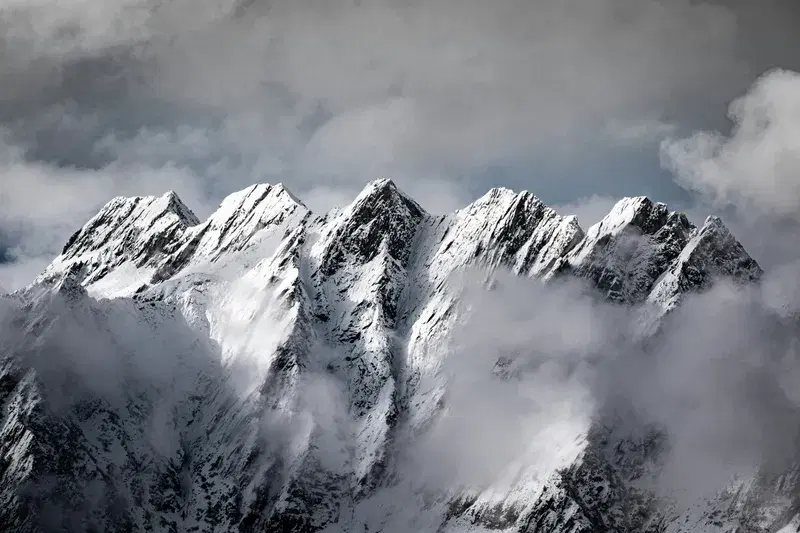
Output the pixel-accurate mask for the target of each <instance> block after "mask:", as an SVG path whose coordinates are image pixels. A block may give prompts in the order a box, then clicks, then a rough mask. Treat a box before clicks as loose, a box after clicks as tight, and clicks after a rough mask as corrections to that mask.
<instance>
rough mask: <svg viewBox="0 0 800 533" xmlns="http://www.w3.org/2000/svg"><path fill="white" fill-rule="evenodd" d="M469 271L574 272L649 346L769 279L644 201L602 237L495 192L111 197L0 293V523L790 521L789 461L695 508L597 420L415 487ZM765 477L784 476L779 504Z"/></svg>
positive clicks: (607, 527) (649, 441)
mask: <svg viewBox="0 0 800 533" xmlns="http://www.w3.org/2000/svg"><path fill="white" fill-rule="evenodd" d="M467 271H478V272H480V273H482V274H481V275H482V276H484V278H482V279H483V281H485V282H486V283H485V287H487V288H491V283H490V281H491V279H492V278H493V277H494V276H495V275H499V273H501V272H503V273H507V274H508V275H510V276H512V277H513V278H514V279H517V278H519V279H521V280H527V281H526V283H530V284H536V285H537V286H539V285H542V284H544V286H545V287H547V286H557V285H559V284H560V283H562V282H565V281H566V280H571V281H570V282H574V283H579V284H580V285H581V287H583V288H584V292H583V293H582V294H584V295H585V294H589V295H590V298H592V299H593V300H596V301H599V302H603V305H607V306H609V308H623V309H630V310H641V315H642V316H646V317H647V327H646V328H645V330H644V331H645V333H644V335H645V336H646V337H648V338H651V337H653V336H657V335H658V330H659V327H660V324H661V323H663V322H664V321H665V320H668V319H669V317H670V316H671V313H672V311H673V310H675V309H676V308H678V307H679V306H680V305H681V304H682V302H683V301H684V300H685V299H686V298H687V296H688V295H690V294H699V293H703V292H704V291H707V290H709V289H710V288H711V287H712V286H713V285H714V284H715V283H716V282H717V281H719V280H725V283H731V284H733V285H735V286H738V285H747V284H755V283H757V282H758V280H759V279H760V277H761V276H762V274H763V272H762V269H761V268H760V267H759V265H758V264H757V263H756V261H755V260H754V259H752V258H751V257H750V256H749V255H748V254H747V252H746V251H745V250H744V248H743V247H742V246H741V244H739V242H738V241H737V240H736V238H735V237H734V236H733V235H732V234H731V233H730V232H729V231H728V229H727V228H726V227H725V225H724V224H723V223H722V221H721V220H720V219H719V218H716V217H709V218H707V219H706V220H705V222H704V223H703V225H702V226H701V227H696V226H694V225H693V224H692V223H691V222H690V221H689V220H688V219H687V217H686V216H685V215H684V214H682V213H677V212H673V211H670V210H669V209H668V208H667V207H666V206H665V205H664V204H661V203H654V202H652V201H651V200H649V199H648V198H645V197H635V198H625V199H623V200H621V201H619V202H618V203H617V204H616V205H615V206H614V208H613V209H612V211H611V212H610V213H609V214H608V215H607V216H606V217H605V218H604V219H603V220H602V221H601V222H599V223H597V224H595V225H594V226H592V227H591V228H588V229H587V230H584V229H582V228H581V227H580V225H579V224H578V220H577V219H576V218H575V217H573V216H561V215H559V214H558V213H556V212H555V211H554V210H553V209H551V208H550V207H548V206H546V205H544V204H543V203H542V202H541V201H540V200H539V199H538V198H537V197H535V196H534V195H532V194H530V193H528V192H521V193H515V192H513V191H510V190H508V189H502V188H498V189H493V190H491V191H489V192H488V193H487V194H486V195H484V196H483V197H481V198H479V199H478V200H476V201H475V202H473V203H472V204H470V205H469V206H467V207H465V208H463V209H461V210H459V211H456V212H455V213H452V214H449V215H442V216H439V215H431V214H428V213H427V212H426V211H425V210H424V209H423V208H422V207H421V206H420V205H419V204H418V203H417V202H415V201H414V200H413V199H412V198H410V197H409V196H407V195H406V194H404V193H403V192H402V191H401V190H399V189H398V188H397V186H396V185H395V184H394V183H393V182H391V181H389V180H378V181H374V182H372V183H370V184H369V185H368V186H367V187H366V188H365V189H364V190H363V191H362V192H361V193H360V194H359V195H358V197H357V198H356V199H355V200H354V201H353V202H352V203H351V204H350V205H348V206H346V207H343V208H341V209H336V210H333V211H331V212H328V213H325V214H321V215H318V214H315V213H312V212H311V211H309V209H307V208H306V206H305V205H304V204H303V203H302V202H301V201H300V200H298V199H297V198H296V197H295V196H293V195H292V194H291V193H290V192H289V191H288V190H287V189H286V188H284V187H283V186H282V185H254V186H252V187H249V188H247V189H245V190H243V191H241V192H238V193H235V194H232V195H231V196H229V197H228V198H226V199H225V200H224V201H223V202H222V204H221V205H220V207H219V209H218V210H217V211H216V212H215V213H213V214H212V215H211V216H210V217H209V218H208V219H207V220H205V221H200V220H198V218H197V217H196V216H195V215H194V214H193V213H192V212H191V210H190V209H189V208H188V207H187V206H186V205H184V204H183V202H182V201H181V200H180V199H179V198H178V197H177V196H176V195H175V194H174V193H168V194H166V195H164V196H162V197H134V198H115V199H113V200H112V201H110V202H109V203H108V204H107V205H106V206H105V207H103V208H102V209H101V210H100V212H99V213H98V214H97V215H96V216H95V217H94V218H92V219H91V220H90V221H88V222H87V223H86V225H85V226H84V227H83V228H81V229H79V230H78V231H77V232H76V233H75V234H74V235H73V236H72V237H71V238H70V239H69V241H68V242H67V243H66V245H65V246H64V248H63V251H62V253H61V254H60V255H59V256H58V257H57V258H56V259H55V260H54V261H53V262H52V264H50V266H49V267H47V269H46V270H45V271H44V272H43V273H42V274H41V275H40V276H39V277H38V278H37V279H36V280H35V281H34V282H33V283H32V284H31V285H30V286H28V287H26V288H25V289H22V290H19V291H17V292H15V293H13V294H11V295H8V296H4V297H0V320H2V323H1V324H0V325H1V326H2V332H3V333H2V338H0V350H2V351H0V402H2V411H0V530H2V531H15V532H20V533H38V532H48V533H49V532H56V531H59V532H73V531H75V532H77V531H96V532H138V531H148V532H164V533H166V532H170V533H183V532H187V533H188V532H215V533H233V532H241V533H244V532H256V531H259V532H261V531H270V532H298V533H306V532H308V533H311V532H317V531H325V532H328V533H334V532H351V531H359V532H364V533H377V532H386V533H388V532H397V533H404V532H410V531H423V532H425V531H429V532H431V533H434V532H436V533H439V532H449V531H451V532H462V531H508V532H525V533H534V532H548V533H589V532H631V533H632V532H681V531H719V532H723V531H726V532H734V531H737V532H744V531H763V532H767V531H778V530H779V529H780V528H782V527H784V526H786V525H787V524H789V523H790V521H791V520H792V519H793V517H794V515H795V512H796V510H797V509H798V508H799V507H800V501H798V500H797V499H796V498H795V496H794V495H795V494H796V492H797V491H796V488H797V481H798V480H797V475H796V473H797V472H796V469H793V468H790V469H787V470H785V471H783V472H781V473H780V475H779V476H777V477H775V476H772V477H764V476H763V475H762V474H760V473H756V474H754V475H753V476H752V477H751V478H748V479H747V480H745V481H742V482H741V483H740V484H739V485H730V486H720V487H719V494H718V495H717V496H715V497H714V498H710V499H708V500H705V501H703V502H697V504H696V506H695V507H693V508H692V510H691V511H687V510H684V509H683V507H680V506H678V505H676V504H674V502H673V503H670V502H669V501H667V500H665V498H664V497H663V496H662V495H660V494H657V491H654V490H650V489H649V488H648V487H646V486H645V485H644V484H642V483H640V481H641V479H643V477H645V474H644V472H649V471H653V470H657V468H658V465H659V464H660V463H659V457H660V454H661V453H662V450H663V449H665V447H666V446H667V442H668V440H669V435H668V434H664V433H663V432H661V431H659V430H658V429H654V430H653V431H645V432H641V433H637V434H636V436H634V435H633V433H635V432H633V433H631V434H630V435H628V434H625V435H622V436H620V435H619V434H620V431H617V430H616V429H615V426H614V416H616V415H611V414H608V415H606V414H602V415H601V414H600V411H598V412H597V413H593V414H592V417H591V419H590V420H588V421H587V423H586V424H585V425H584V426H581V427H579V428H577V429H575V430H574V431H573V432H572V433H570V434H569V435H567V436H565V437H564V438H565V439H566V440H568V441H569V442H568V443H566V444H568V445H567V446H565V447H564V451H563V452H559V453H560V455H559V460H558V462H557V464H556V465H554V466H553V467H552V468H544V469H542V468H537V469H536V470H535V472H534V471H532V470H531V469H530V468H528V466H529V465H526V464H524V461H523V462H522V463H521V464H517V465H516V467H514V468H517V473H516V474H515V475H513V476H512V478H513V480H512V481H511V482H510V483H506V484H504V485H502V488H497V486H494V485H492V486H491V487H489V486H487V485H486V484H484V486H468V484H464V483H457V482H454V483H453V484H452V485H450V486H442V485H443V484H442V483H436V482H433V481H431V480H430V479H429V478H427V477H426V476H425V475H419V471H418V469H415V468H414V467H412V466H409V464H410V463H409V461H410V460H409V456H410V455H411V456H413V455H415V454H416V452H410V451H409V450H415V449H416V448H414V446H416V444H415V443H417V442H419V441H421V440H424V437H425V435H426V434H427V432H429V431H431V428H432V427H433V426H435V424H436V421H437V420H438V419H439V418H440V417H441V416H443V415H444V413H446V411H447V409H448V401H449V400H448V379H447V377H448V373H447V372H445V365H444V361H445V360H446V359H447V358H448V357H450V355H448V354H449V352H448V350H450V349H451V347H452V346H453V344H452V340H453V336H454V335H455V334H456V333H455V332H456V331H458V328H459V324H463V322H464V320H466V319H467V317H468V315H469V313H470V311H469V309H467V308H466V307H464V306H461V305H460V302H461V296H462V294H461V291H460V289H459V282H457V281H454V280H458V279H461V278H459V276H460V275H461V274H462V273H464V272H467ZM462 283H466V282H462ZM637 312H638V311H637ZM522 348H523V349H524V347H522ZM497 355H498V356H497V357H496V359H497V360H498V365H499V366H498V367H497V368H501V369H502V367H503V364H505V363H503V361H504V359H503V358H502V357H500V355H501V354H500V353H499V351H498V354H497ZM506 362H507V361H506ZM501 374H502V372H498V375H497V376H495V377H496V378H497V380H499V381H500V382H501V383H502V382H503V380H509V379H511V378H509V377H508V375H506V376H505V377H503V376H502V375H501ZM456 377H458V376H457V375H456ZM490 378H491V376H487V379H490ZM475 394H476V395H478V396H480V394H481V392H480V391H479V390H476V391H475ZM603 413H605V411H604V412H603ZM554 416H555V415H554ZM646 422H647V421H645V423H644V424H643V426H646ZM458 445H459V443H458V442H453V443H452V446H453V447H454V448H457V447H458ZM420 453H422V452H420ZM485 453H486V454H492V453H493V452H492V450H489V449H487V450H486V452H485ZM411 462H413V461H411ZM499 477H500V472H498V478H499ZM766 486H769V487H778V488H776V489H775V490H770V491H767V492H769V494H770V496H769V498H770V499H769V502H767V503H765V502H766V500H765V498H766V497H765V496H764V494H765V491H764V490H762V489H763V487H766ZM787 527H789V526H787Z"/></svg>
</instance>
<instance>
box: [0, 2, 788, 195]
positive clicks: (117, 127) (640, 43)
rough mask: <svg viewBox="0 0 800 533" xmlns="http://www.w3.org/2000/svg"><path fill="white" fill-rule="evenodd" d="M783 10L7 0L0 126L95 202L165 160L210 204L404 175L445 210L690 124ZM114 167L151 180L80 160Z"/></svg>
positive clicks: (683, 5) (772, 32) (543, 182)
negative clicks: (595, 149)
mask: <svg viewBox="0 0 800 533" xmlns="http://www.w3.org/2000/svg"><path fill="white" fill-rule="evenodd" d="M788 5H789V4H788V3H782V2H779V1H770V2H768V3H766V4H760V7H759V9H758V10H757V11H756V12H753V11H752V8H750V7H747V3H745V2H742V1H739V0H726V1H722V2H713V3H712V2H689V1H688V0H677V1H673V2H661V1H658V0H646V1H634V0H601V1H599V2H584V1H582V0H569V1H568V2H567V3H564V2H557V1H554V0H537V1H536V2H524V1H521V0H501V1H500V2H494V3H492V4H491V5H487V4H484V3H482V2H479V1H477V0H469V1H467V2H458V3H455V2H453V1H452V0H434V1H432V2H418V1H412V2H396V1H393V0H367V1H363V2H355V1H352V0H333V1H329V2H319V1H316V0H300V1H297V0H294V1H291V2H290V1H287V0H277V1H256V2H245V1H238V0H223V1H221V2H212V1H210V0H200V1H196V2H189V1H188V0H175V1H171V2H166V3H165V2H156V1H155V0H113V1H111V2H99V1H98V0H81V1H79V2H71V3H68V4H64V3H63V2H62V3H59V2H55V1H54V0H4V3H3V4H2V6H3V7H4V9H2V10H0V39H2V42H3V46H2V51H0V75H2V77H3V79H4V80H5V82H4V83H3V87H2V88H0V91H2V93H0V101H2V102H3V104H2V105H0V123H2V125H3V127H4V128H5V130H6V132H7V135H6V141H5V143H6V144H7V145H10V146H22V147H24V154H25V160H26V161H28V162H31V163H36V164H38V163H42V162H44V163H47V164H50V165H53V166H54V168H55V169H64V172H63V176H61V177H59V178H58V179H59V180H62V181H63V182H65V183H71V185H70V187H71V188H72V189H73V190H74V191H78V190H80V191H81V192H80V193H78V194H75V196H76V197H77V198H78V200H76V201H79V202H80V204H81V209H85V210H91V209H94V208H96V207H97V204H98V203H99V202H98V200H97V198H98V197H99V196H101V193H102V194H106V193H109V194H107V196H108V195H113V194H119V193H123V192H124V193H127V191H136V192H138V193H140V194H142V193H144V192H145V191H148V190H149V189H150V188H151V187H150V185H149V182H148V180H147V179H146V178H145V177H143V176H145V175H146V174H147V173H153V174H157V173H159V172H161V171H162V169H163V168H166V169H167V170H166V171H165V172H171V171H172V169H176V168H177V169H187V170H188V171H189V172H188V177H187V178H186V179H185V180H184V181H189V180H192V181H194V182H195V185H194V187H195V188H196V189H197V191H199V193H200V194H201V195H202V196H204V197H205V198H204V200H205V201H206V202H207V203H210V204H212V205H213V204H214V203H216V202H218V201H219V200H220V199H221V197H222V196H224V195H225V194H227V193H229V192H232V191H233V190H236V189H239V188H243V187H244V186H247V185H249V184H251V183H253V182H256V181H283V182H285V183H287V184H288V185H289V186H290V187H291V188H292V189H293V190H294V191H295V192H296V193H297V194H298V195H300V196H305V194H306V193H309V196H315V197H317V198H319V199H323V198H324V197H325V195H323V194H319V193H318V191H317V189H318V188H319V189H320V190H321V191H323V192H324V191H325V190H328V189H336V190H337V191H338V194H337V195H336V198H337V199H338V198H342V197H352V196H353V193H354V192H355V191H356V190H358V189H360V187H361V185H362V184H363V183H364V182H365V181H366V180H368V179H374V178H375V177H377V175H388V176H391V177H393V178H394V179H396V180H397V181H398V182H399V183H400V184H401V185H402V186H403V187H405V188H406V189H408V190H412V191H413V190H414V189H415V188H416V189H419V190H424V191H427V190H428V189H427V188H426V187H425V184H426V183H427V182H430V181H434V182H436V183H437V185H436V186H435V187H434V189H435V191H436V195H437V198H436V200H434V201H432V203H433V204H437V205H438V204H442V205H443V206H444V205H447V206H448V207H450V206H452V205H455V204H458V203H461V202H462V197H463V198H464V199H469V198H471V197H472V196H473V195H474V194H475V190H479V191H480V192H483V190H485V189H486V186H487V185H488V183H486V184H484V183H481V184H480V186H476V185H475V183H474V181H475V180H482V181H490V180H491V179H492V178H491V177H487V176H486V173H485V170H486V169H487V168H489V167H490V166H491V165H494V164H498V163H499V164H512V165H514V166H516V167H520V168H522V169H525V172H524V173H520V174H521V175H522V174H524V176H525V177H524V178H520V179H519V180H518V181H519V182H520V183H519V184H517V183H514V184H511V183H505V185H512V186H517V185H519V186H524V187H526V188H528V189H530V190H533V191H534V192H536V191H537V190H538V189H540V188H545V187H546V186H547V185H548V184H547V182H548V180H550V179H555V178H552V177H549V176H548V175H547V174H541V175H539V174H538V173H532V172H531V171H530V169H531V168H539V167H541V164H542V161H543V160H550V159H554V158H555V159H560V160H562V161H575V163H574V165H580V164H581V162H580V157H579V156H580V154H581V153H583V152H584V151H585V150H586V149H587V145H601V146H607V145H610V146H611V148H609V149H611V150H614V149H616V148H614V147H615V146H617V145H619V144H620V143H621V144H623V145H624V146H625V147H627V148H630V147H631V143H633V146H640V145H641V143H644V144H645V145H647V143H652V142H653V140H654V139H656V138H658V137H659V136H661V135H663V134H664V133H665V132H666V130H667V129H668V128H671V127H672V126H671V125H673V124H675V125H678V126H677V127H680V128H685V127H686V125H687V123H692V122H693V121H694V120H695V118H694V117H697V116H698V115H699V113H697V112H696V111H697V108H698V107H699V108H702V106H701V105H700V104H705V102H706V101H707V96H706V95H714V98H715V100H714V101H715V102H717V103H718V102H720V101H724V100H725V99H726V98H728V97H729V96H730V95H732V94H735V91H738V90H739V88H740V87H742V86H744V85H745V84H746V83H748V82H749V81H750V79H751V76H752V75H753V70H754V69H758V70H761V69H763V65H766V64H768V63H769V62H771V61H773V60H774V54H772V52H771V51H772V50H773V49H775V48H776V47H775V46H772V45H773V44H774V42H777V41H780V42H781V43H783V42H784V41H785V39H789V38H790V37H788V36H790V35H791V34H790V33H786V32H781V31H778V30H777V29H776V28H781V27H783V26H782V24H785V22H786V21H788V20H791V18H792V17H791V11H790V10H789V8H788V7H787V6H788ZM768 23H769V24H768ZM756 42H757V43H759V44H758V46H749V45H751V44H752V43H756ZM743 50H744V51H746V54H745V53H744V52H743ZM754 50H755V51H756V52H757V53H756V52H754ZM767 52H769V53H767ZM767 57H768V58H769V59H768V60H767V59H765V58H767ZM667 125H670V126H667ZM617 147H618V146H617ZM119 162H124V163H125V166H126V167H137V168H140V169H141V170H142V172H141V173H139V174H140V175H139V176H136V177H134V176H131V175H122V176H113V177H110V178H109V177H101V174H88V175H87V174H83V173H81V172H74V171H73V170H74V169H78V170H84V169H88V170H101V169H105V168H106V167H108V165H110V164H112V163H119ZM564 164H567V163H564ZM102 174H107V173H102ZM563 174H564V176H568V175H569V174H570V173H569V172H565V173H563ZM564 176H562V177H560V178H559V179H562V180H563V181H565V185H564V186H563V187H566V188H569V187H570V186H571V185H570V184H571V183H572V182H570V181H569V179H568V178H567V177H564ZM95 179H97V181H98V182H103V181H105V182H106V183H107V184H108V185H107V186H106V187H105V188H104V187H103V186H102V185H100V186H97V185H95V181H94V180H95ZM140 179H141V180H143V181H142V182H141V184H140V183H139V182H138V181H137V180H140ZM620 179H631V178H630V177H628V178H623V177H610V176H606V177H604V178H602V179H601V178H598V179H597V180H594V182H593V183H592V184H591V187H592V189H593V190H589V191H583V192H581V193H580V194H592V193H597V194H602V191H603V190H604V187H606V183H607V182H608V183H611V182H614V181H615V180H620ZM165 185H166V184H165ZM573 185H574V184H573ZM582 186H584V187H586V184H583V185H582ZM15 190H16V189H15ZM451 192H456V193H457V194H458V195H459V198H458V199H457V201H456V200H450V199H449V196H450V193H451ZM25 196H26V195H23V196H21V197H20V201H16V200H15V202H14V203H15V204H16V205H19V206H21V205H23V201H24V200H26V198H25ZM15 198H16V197H15ZM80 199H83V200H82V201H81V200H80ZM105 199H106V198H103V200H105ZM432 200H433V199H432ZM187 201H189V199H187ZM190 203H191V202H190ZM27 205H29V206H30V204H27ZM325 207H330V203H329V204H328V205H326V206H325ZM34 209H35V207H32V209H31V211H33V210H34Z"/></svg>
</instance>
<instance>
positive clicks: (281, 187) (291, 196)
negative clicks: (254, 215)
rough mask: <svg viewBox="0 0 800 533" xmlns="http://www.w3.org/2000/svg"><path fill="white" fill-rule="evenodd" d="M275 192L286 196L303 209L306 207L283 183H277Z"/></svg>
mask: <svg viewBox="0 0 800 533" xmlns="http://www.w3.org/2000/svg"><path fill="white" fill-rule="evenodd" d="M275 191H276V193H277V194H282V195H286V196H288V197H289V199H290V200H292V201H293V202H294V203H296V204H297V205H299V206H301V207H306V204H304V203H303V201H302V200H300V199H299V198H298V197H297V196H296V195H295V194H294V193H293V192H292V191H291V190H289V188H288V187H286V186H285V185H284V184H283V183H277V184H276V185H275Z"/></svg>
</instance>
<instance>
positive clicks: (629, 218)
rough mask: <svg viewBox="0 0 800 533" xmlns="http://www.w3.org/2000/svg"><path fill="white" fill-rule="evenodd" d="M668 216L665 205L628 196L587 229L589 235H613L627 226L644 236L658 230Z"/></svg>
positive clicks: (645, 197) (640, 197)
mask: <svg viewBox="0 0 800 533" xmlns="http://www.w3.org/2000/svg"><path fill="white" fill-rule="evenodd" d="M669 216H670V211H669V209H667V206H666V204H663V203H661V202H656V203H654V202H653V201H651V200H650V198H648V197H647V196H630V197H626V198H623V199H621V200H620V201H618V202H617V203H616V204H614V207H612V208H611V211H610V212H609V213H608V214H607V215H606V216H605V217H603V220H601V221H600V222H598V223H597V224H595V225H594V226H592V227H591V228H589V232H588V233H591V234H596V235H601V234H604V235H615V234H617V233H619V232H620V231H622V230H624V229H625V228H627V227H629V226H633V227H635V228H637V229H638V230H640V231H641V232H642V233H644V234H648V235H649V234H653V233H655V232H656V231H658V230H659V228H661V227H662V226H663V225H664V224H665V223H666V221H667V218H668V217H669Z"/></svg>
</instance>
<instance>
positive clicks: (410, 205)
mask: <svg viewBox="0 0 800 533" xmlns="http://www.w3.org/2000/svg"><path fill="white" fill-rule="evenodd" d="M399 206H402V208H403V209H404V210H406V211H408V212H409V213H410V214H411V215H413V216H415V217H420V216H423V215H424V214H425V210H424V209H423V208H422V206H420V205H419V204H418V203H417V202H416V201H415V200H414V199H413V198H411V197H410V196H409V195H408V194H406V193H405V192H404V191H402V190H401V189H400V188H399V187H398V186H397V185H396V184H395V182H394V181H392V180H390V179H388V178H380V179H377V180H373V181H371V182H369V183H368V184H367V185H366V187H364V189H362V191H361V192H360V193H359V194H358V196H357V197H356V199H355V200H354V201H353V203H351V204H350V205H349V206H348V208H347V209H348V210H349V211H350V212H352V213H356V212H360V211H361V210H363V209H367V210H369V211H370V212H372V211H374V209H376V208H396V207H399Z"/></svg>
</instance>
